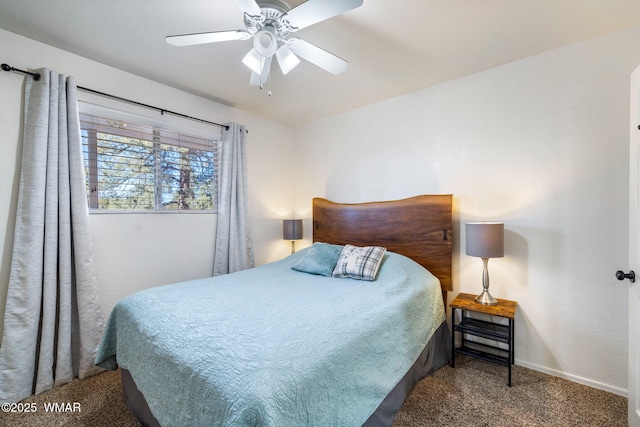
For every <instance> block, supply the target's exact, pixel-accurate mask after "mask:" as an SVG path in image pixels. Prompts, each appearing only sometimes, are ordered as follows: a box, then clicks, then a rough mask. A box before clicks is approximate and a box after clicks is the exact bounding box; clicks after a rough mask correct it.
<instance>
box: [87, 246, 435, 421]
mask: <svg viewBox="0 0 640 427" xmlns="http://www.w3.org/2000/svg"><path fill="white" fill-rule="evenodd" d="M304 252H305V250H303V251H300V252H298V253H296V254H293V255H291V256H290V257H287V258H285V259H284V260H282V261H278V262H274V263H271V264H267V265H264V266H261V267H258V268H255V269H250V270H245V271H241V272H237V273H233V274H229V275H225V276H218V277H215V278H207V279H201V280H193V281H189V282H183V283H177V284H172V285H167V286H161V287H157V288H153V289H148V290H145V291H142V292H139V293H136V294H133V295H131V296H129V297H127V298H125V299H123V300H122V301H121V302H119V303H118V304H117V306H116V307H115V308H114V309H113V311H112V312H111V315H110V318H109V321H108V324H107V328H106V331H105V334H104V336H103V339H102V342H101V345H100V348H99V351H98V355H97V357H96V364H97V365H99V366H101V367H103V368H106V369H116V368H117V366H118V365H120V366H122V367H123V368H125V369H127V370H129V371H130V373H131V375H132V377H133V379H134V380H135V382H136V384H137V386H138V389H139V390H140V391H141V392H142V393H143V395H144V396H145V398H146V400H147V403H148V405H149V408H150V409H151V411H152V412H153V414H154V416H155V417H156V419H157V420H158V421H159V422H160V424H161V425H162V426H164V427H169V426H277V427H286V426H322V427H325V426H359V425H362V423H364V422H365V421H366V420H367V418H368V417H369V416H370V415H371V414H372V413H373V412H374V411H375V410H376V408H377V407H378V405H379V404H380V403H381V402H382V400H383V399H384V398H385V396H386V395H387V394H388V393H389V392H390V391H391V389H392V388H393V387H394V386H395V385H396V384H397V383H398V382H399V381H400V379H401V378H402V376H403V375H404V374H405V373H406V372H407V371H408V370H409V368H410V367H411V366H412V364H413V363H414V361H415V360H416V359H417V357H418V355H419V354H420V352H421V350H422V349H423V348H424V346H425V345H426V343H427V341H428V340H429V339H430V337H431V335H432V334H433V333H434V331H435V330H436V329H437V328H438V327H439V326H440V324H441V323H442V322H443V321H444V320H445V311H444V306H443V303H442V297H441V292H440V284H439V282H438V279H436V278H435V277H434V276H433V275H431V273H429V272H428V271H427V270H425V269H424V268H422V267H421V266H419V265H418V264H416V263H414V262H413V261H411V260H410V259H408V258H406V257H404V256H402V255H398V254H395V253H387V255H385V259H384V261H383V264H382V267H381V268H380V272H379V276H378V279H377V280H375V281H373V282H366V281H358V280H353V279H336V278H331V277H323V276H315V275H311V274H307V273H302V272H298V271H294V270H292V269H291V265H292V264H293V263H295V262H296V260H298V259H299V258H300V257H301V256H303V255H304Z"/></svg>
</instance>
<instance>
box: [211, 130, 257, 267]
mask: <svg viewBox="0 0 640 427" xmlns="http://www.w3.org/2000/svg"><path fill="white" fill-rule="evenodd" d="M227 126H228V127H229V129H227V130H223V131H222V145H221V152H220V169H219V179H218V216H217V217H218V224H217V228H216V244H215V255H214V261H213V275H214V276H218V275H220V274H226V273H233V272H234V271H239V270H244V269H246V268H251V267H254V260H253V239H252V236H251V230H250V227H249V218H248V209H247V199H248V196H247V152H246V150H247V148H246V146H247V132H246V129H245V127H244V126H240V125H238V124H236V123H228V124H227Z"/></svg>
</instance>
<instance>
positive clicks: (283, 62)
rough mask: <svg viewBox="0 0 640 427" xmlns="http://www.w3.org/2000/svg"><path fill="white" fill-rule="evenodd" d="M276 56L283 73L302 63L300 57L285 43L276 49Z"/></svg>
mask: <svg viewBox="0 0 640 427" xmlns="http://www.w3.org/2000/svg"><path fill="white" fill-rule="evenodd" d="M276 58H277V59H278V64H279V65H280V69H281V70H282V74H285V75H286V74H287V73H288V72H289V71H291V70H293V69H294V68H295V67H296V65H298V64H299V63H300V59H298V57H297V56H296V55H295V54H294V53H293V52H291V49H289V48H288V47H287V46H285V45H282V46H280V48H279V49H278V50H277V51H276Z"/></svg>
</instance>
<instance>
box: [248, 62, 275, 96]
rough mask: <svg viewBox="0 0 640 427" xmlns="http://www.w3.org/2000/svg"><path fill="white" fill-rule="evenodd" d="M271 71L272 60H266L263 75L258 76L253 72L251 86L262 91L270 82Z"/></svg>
mask: <svg viewBox="0 0 640 427" xmlns="http://www.w3.org/2000/svg"><path fill="white" fill-rule="evenodd" d="M270 69H271V58H265V59H264V65H263V67H262V73H261V74H258V73H256V72H255V71H253V70H252V71H251V77H250V78H249V84H250V85H251V86H259V87H260V89H262V87H263V86H264V85H265V84H266V83H267V81H269V70H270Z"/></svg>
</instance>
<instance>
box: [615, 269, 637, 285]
mask: <svg viewBox="0 0 640 427" xmlns="http://www.w3.org/2000/svg"><path fill="white" fill-rule="evenodd" d="M616 279H618V280H624V279H629V281H630V282H631V283H634V282H635V281H636V273H635V271H633V270H630V271H629V272H628V273H625V272H624V271H621V270H618V271H616Z"/></svg>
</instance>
